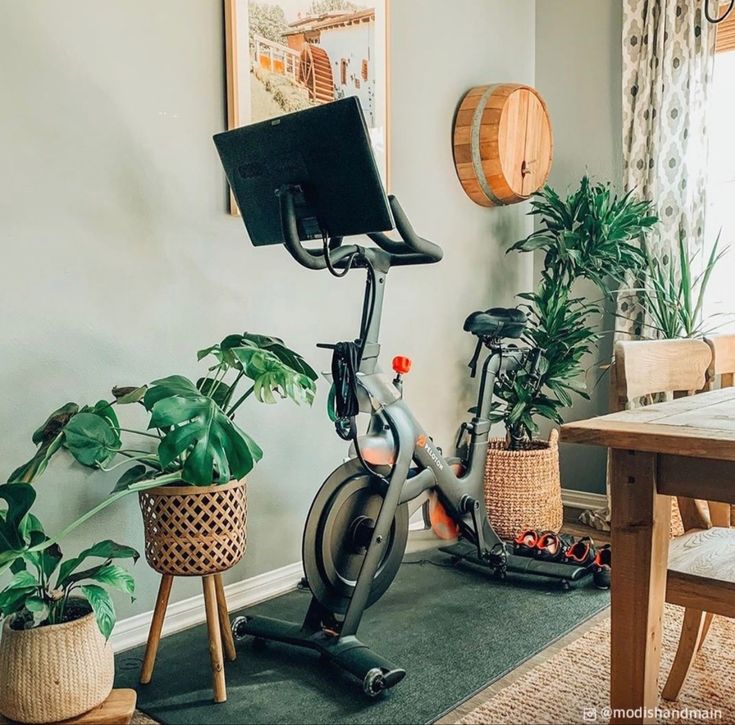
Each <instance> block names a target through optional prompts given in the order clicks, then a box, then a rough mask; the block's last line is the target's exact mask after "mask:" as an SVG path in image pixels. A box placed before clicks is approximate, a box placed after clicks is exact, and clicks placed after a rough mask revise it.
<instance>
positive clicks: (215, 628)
mask: <svg viewBox="0 0 735 725" xmlns="http://www.w3.org/2000/svg"><path fill="white" fill-rule="evenodd" d="M202 585H203V588H204V608H205V610H206V612H207V628H208V629H209V658H210V661H211V663H212V689H213V690H214V701H215V702H224V701H225V700H227V688H226V685H225V663H224V660H223V658H222V634H221V632H220V626H219V614H218V613H217V586H216V584H215V576H214V575H213V574H210V575H208V576H204V577H202Z"/></svg>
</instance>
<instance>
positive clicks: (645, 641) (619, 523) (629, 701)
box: [610, 450, 671, 723]
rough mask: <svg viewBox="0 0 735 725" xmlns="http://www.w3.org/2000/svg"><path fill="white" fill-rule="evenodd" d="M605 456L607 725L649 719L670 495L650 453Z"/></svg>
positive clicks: (655, 676) (621, 452)
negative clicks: (608, 494) (608, 493)
mask: <svg viewBox="0 0 735 725" xmlns="http://www.w3.org/2000/svg"><path fill="white" fill-rule="evenodd" d="M611 457H612V460H611V488H612V505H611V508H612V550H613V552H614V556H615V564H614V566H613V568H612V586H611V601H612V614H611V620H612V621H611V659H610V706H611V708H612V709H613V711H615V710H618V711H619V712H618V713H617V714H616V715H615V716H614V717H613V718H612V719H611V722H621V723H623V722H635V723H648V722H653V721H654V720H653V718H652V717H651V715H652V714H653V713H652V712H651V711H652V710H653V708H655V707H656V704H657V703H658V673H659V665H660V658H661V620H662V617H663V609H664V598H665V595H666V569H667V560H668V550H669V526H670V520H671V499H670V497H669V496H664V495H659V494H658V493H657V492H656V454H655V453H642V452H638V451H625V450H613V451H611ZM646 709H649V712H646V711H645V710H646ZM626 711H627V712H626ZM636 711H637V712H636Z"/></svg>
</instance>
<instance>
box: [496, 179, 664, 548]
mask: <svg viewBox="0 0 735 725" xmlns="http://www.w3.org/2000/svg"><path fill="white" fill-rule="evenodd" d="M530 214H531V215H532V216H534V217H535V218H536V219H537V230H536V231H534V232H533V233H532V234H531V235H529V236H528V237H526V238H525V239H523V240H521V241H519V242H517V243H515V244H514V245H512V246H511V248H510V250H515V251H520V252H534V251H538V252H541V253H543V255H544V260H543V268H542V271H541V279H540V281H539V283H538V285H537V287H536V289H535V290H534V291H533V292H529V293H525V294H521V295H519V297H520V298H521V300H522V303H521V307H522V308H523V309H524V310H525V311H526V312H527V314H528V318H529V325H528V328H527V331H526V333H525V336H524V342H525V343H526V344H528V345H529V346H531V347H534V348H538V349H539V350H540V351H541V354H540V358H539V363H538V368H537V370H535V371H534V370H531V369H530V368H529V366H521V367H520V368H519V369H517V370H516V371H514V372H510V373H509V374H506V375H503V376H501V377H500V378H499V380H498V384H497V386H496V399H495V405H494V410H493V413H492V419H493V421H494V422H502V423H503V424H504V426H505V430H506V436H505V438H504V439H502V440H496V441H493V442H492V443H491V446H490V448H489V451H488V460H487V467H486V501H487V506H488V510H489V512H490V516H491V518H492V520H493V524H494V525H496V526H497V527H498V529H499V530H500V531H501V533H502V534H503V535H505V536H512V535H514V534H515V533H516V532H517V530H518V528H520V527H523V526H530V527H533V528H539V529H551V530H558V529H559V528H560V526H561V523H562V521H561V516H562V505H561V486H560V482H559V463H558V445H557V439H558V434H557V433H556V431H553V432H552V435H551V437H550V439H549V441H540V440H537V439H536V436H537V435H538V433H539V426H538V420H539V419H547V420H550V421H552V422H554V423H561V422H562V416H561V411H562V410H563V409H564V408H566V407H568V406H570V405H571V404H572V400H573V398H572V396H573V395H580V396H582V397H585V398H587V397H589V394H588V392H587V386H586V382H585V379H584V369H583V360H584V358H585V356H586V355H587V354H589V353H590V352H592V350H593V348H594V346H595V344H596V343H597V341H598V339H599V337H600V335H599V333H598V332H597V329H596V328H597V322H598V319H599V315H600V314H601V313H602V301H589V300H587V299H585V298H583V297H581V296H580V295H575V293H574V285H575V283H576V282H577V281H578V280H580V279H587V280H589V281H591V282H592V283H593V284H594V285H595V286H596V287H597V289H598V290H599V291H600V293H601V294H602V296H603V298H604V297H607V296H609V295H610V294H611V290H612V289H613V288H614V287H615V286H617V284H619V283H620V282H621V281H622V280H623V278H624V277H625V275H626V273H627V272H631V271H632V272H636V271H637V270H640V269H641V268H642V266H643V265H644V263H645V258H644V254H643V252H642V251H641V249H640V246H639V244H638V239H639V238H640V237H641V236H642V235H644V234H645V232H646V231H647V230H648V229H649V228H650V227H651V226H653V225H654V224H655V223H656V221H657V219H656V217H655V216H653V215H652V213H651V207H650V204H649V203H648V202H645V201H637V200H636V199H634V198H633V196H632V194H630V193H628V194H625V195H624V196H616V195H615V194H614V192H613V191H612V189H611V188H610V185H609V184H601V183H593V182H591V181H590V179H589V178H588V177H586V176H585V177H583V179H582V181H581V183H580V185H579V188H578V189H576V190H575V191H573V192H572V193H571V194H569V195H568V196H567V197H566V198H562V197H560V196H559V195H558V194H557V193H556V192H555V191H554V190H553V189H551V188H550V187H548V186H546V187H545V188H544V189H543V190H542V191H540V192H539V193H537V194H535V195H534V196H533V197H532V200H531V211H530ZM510 250H509V251H510Z"/></svg>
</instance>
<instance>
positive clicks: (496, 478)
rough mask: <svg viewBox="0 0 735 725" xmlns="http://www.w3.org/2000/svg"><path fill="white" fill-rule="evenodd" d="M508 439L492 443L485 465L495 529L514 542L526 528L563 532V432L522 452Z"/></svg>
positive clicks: (491, 520)
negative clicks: (510, 445)
mask: <svg viewBox="0 0 735 725" xmlns="http://www.w3.org/2000/svg"><path fill="white" fill-rule="evenodd" d="M505 446H506V444H505V440H504V439H502V440H491V441H490V446H489V448H488V451H487V461H486V463H485V505H486V506H487V513H488V516H489V518H490V522H491V523H492V525H493V527H494V528H495V530H496V531H497V532H498V534H499V535H500V536H501V537H502V538H504V539H512V538H514V537H515V535H516V534H517V533H518V532H519V531H520V530H521V529H524V528H530V529H536V530H537V531H556V532H558V531H559V530H560V529H561V526H562V521H563V508H562V502H561V481H560V477H559V433H558V432H557V431H556V430H554V431H552V433H551V436H550V437H549V441H548V443H547V442H542V441H534V442H532V443H530V444H529V445H528V446H527V447H526V448H524V449H522V450H519V451H509V450H506V447H505Z"/></svg>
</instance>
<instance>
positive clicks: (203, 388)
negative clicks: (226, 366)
mask: <svg viewBox="0 0 735 725" xmlns="http://www.w3.org/2000/svg"><path fill="white" fill-rule="evenodd" d="M196 387H197V390H198V391H199V392H200V393H201V394H202V395H206V396H207V397H208V398H212V400H214V402H215V403H217V405H219V407H220V408H224V407H225V405H226V404H227V401H228V400H229V399H230V386H229V385H228V384H227V383H223V382H222V381H220V380H217V381H215V379H214V378H199V380H197V384H196Z"/></svg>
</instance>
